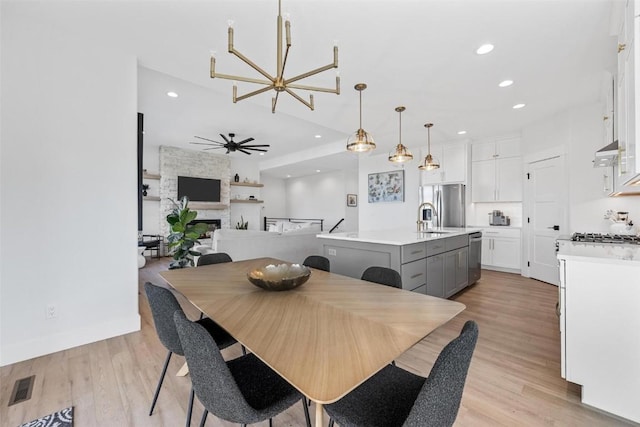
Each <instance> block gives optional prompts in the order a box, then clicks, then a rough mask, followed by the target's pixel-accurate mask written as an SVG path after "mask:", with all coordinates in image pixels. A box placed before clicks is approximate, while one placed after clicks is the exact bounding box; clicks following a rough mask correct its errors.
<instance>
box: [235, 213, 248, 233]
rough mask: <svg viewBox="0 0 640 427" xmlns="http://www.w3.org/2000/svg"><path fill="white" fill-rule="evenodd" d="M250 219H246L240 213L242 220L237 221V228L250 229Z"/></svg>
mask: <svg viewBox="0 0 640 427" xmlns="http://www.w3.org/2000/svg"><path fill="white" fill-rule="evenodd" d="M248 229H249V221H245V220H244V218H243V217H242V215H240V221H239V222H236V230H248Z"/></svg>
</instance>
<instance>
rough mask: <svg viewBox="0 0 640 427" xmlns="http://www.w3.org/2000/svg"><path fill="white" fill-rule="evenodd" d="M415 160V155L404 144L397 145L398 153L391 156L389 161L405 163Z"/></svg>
mask: <svg viewBox="0 0 640 427" xmlns="http://www.w3.org/2000/svg"><path fill="white" fill-rule="evenodd" d="M410 160H413V154H411V152H410V151H409V149H407V147H405V146H404V145H402V144H398V145H396V151H395V153H393V155H390V156H389V161H390V162H393V163H404V162H408V161H410Z"/></svg>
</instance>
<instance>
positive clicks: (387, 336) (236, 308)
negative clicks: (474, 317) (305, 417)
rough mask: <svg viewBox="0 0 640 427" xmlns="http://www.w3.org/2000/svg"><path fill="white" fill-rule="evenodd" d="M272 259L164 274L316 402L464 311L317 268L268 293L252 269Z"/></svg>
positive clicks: (319, 406) (319, 415)
mask: <svg viewBox="0 0 640 427" xmlns="http://www.w3.org/2000/svg"><path fill="white" fill-rule="evenodd" d="M281 263H283V261H280V260H277V259H272V258H258V259H252V260H246V261H239V262H231V263H223V264H214V265H207V266H202V267H197V268H185V269H176V270H168V271H164V272H161V273H160V275H161V276H162V277H163V278H164V279H165V280H166V281H167V283H168V284H169V285H170V286H171V287H173V288H174V289H175V290H176V291H178V292H179V293H181V294H182V295H183V296H184V297H185V298H186V299H188V300H189V301H190V302H191V303H192V304H193V305H195V306H196V307H197V308H198V309H199V310H200V311H202V312H203V313H205V314H206V315H207V316H209V317H210V318H211V319H213V320H214V321H215V322H217V323H218V324H219V325H221V326H222V327H223V328H224V329H226V330H227V331H228V332H229V333H230V334H231V335H232V336H233V337H235V338H236V339H237V340H238V341H239V342H240V343H242V344H243V345H244V346H245V347H246V348H247V349H248V350H249V351H251V352H252V353H254V354H255V355H256V356H257V357H258V358H260V359H261V360H262V361H263V362H264V363H266V364H267V365H268V366H269V367H271V368H272V369H273V370H274V371H276V372H277V373H278V374H279V375H280V376H282V378H284V379H285V380H287V381H288V382H289V383H290V384H291V385H293V386H294V387H295V388H296V389H298V390H299V391H300V392H301V393H302V394H304V395H305V396H306V397H308V398H309V399H311V400H312V401H313V402H315V403H316V412H315V425H316V426H317V427H320V426H323V425H324V420H323V418H324V411H323V405H325V404H329V403H333V402H335V401H337V400H339V399H340V398H341V397H343V396H344V395H346V394H347V393H349V392H350V391H351V390H353V389H355V388H356V387H357V386H358V385H360V384H361V383H363V382H364V381H366V380H367V379H368V378H369V377H371V376H372V375H374V374H375V373H376V372H378V371H379V370H380V369H382V368H383V367H384V366H386V365H387V364H389V363H391V362H392V361H393V360H394V359H396V358H397V357H398V356H400V355H401V354H402V353H404V352H405V351H407V350H408V349H409V348H411V347H412V346H413V345H415V344H416V343H418V342H419V341H420V340H422V339H423V338H424V337H426V336H427V335H429V334H430V333H431V332H433V331H434V330H435V329H436V328H438V327H439V326H441V325H443V324H445V323H446V322H448V321H449V320H451V319H452V318H453V317H455V316H456V315H458V314H459V313H460V312H461V311H463V310H464V309H465V306H464V304H461V303H459V302H455V301H449V300H446V299H442V298H436V297H431V296H427V295H422V294H418V293H415V292H409V291H405V290H401V289H396V288H392V287H389V286H383V285H379V284H375V283H371V282H366V281H362V280H358V279H354V278H351V277H347V276H342V275H339V274H335V273H330V272H326V271H321V270H316V269H311V270H312V273H311V277H310V278H309V280H308V281H307V282H306V283H305V284H303V285H302V286H300V287H298V288H295V289H293V290H289V291H282V292H269V291H265V290H263V289H260V288H258V287H256V286H254V285H253V284H251V283H250V282H249V280H248V279H247V273H248V272H249V271H252V270H254V269H256V268H259V267H263V266H265V265H268V264H281Z"/></svg>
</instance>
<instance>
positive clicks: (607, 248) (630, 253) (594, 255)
mask: <svg viewBox="0 0 640 427" xmlns="http://www.w3.org/2000/svg"><path fill="white" fill-rule="evenodd" d="M558 243H559V245H558V259H565V260H578V261H592V262H603V263H609V264H612V263H615V264H618V263H624V264H625V265H628V264H634V265H637V266H638V267H640V245H623V244H616V243H583V242H572V241H559V242H558Z"/></svg>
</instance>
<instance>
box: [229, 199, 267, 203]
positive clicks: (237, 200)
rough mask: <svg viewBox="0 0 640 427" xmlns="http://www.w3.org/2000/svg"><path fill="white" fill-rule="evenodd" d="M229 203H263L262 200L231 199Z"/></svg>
mask: <svg viewBox="0 0 640 427" xmlns="http://www.w3.org/2000/svg"><path fill="white" fill-rule="evenodd" d="M230 201H231V203H264V200H258V199H253V200H247V199H231V200H230Z"/></svg>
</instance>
